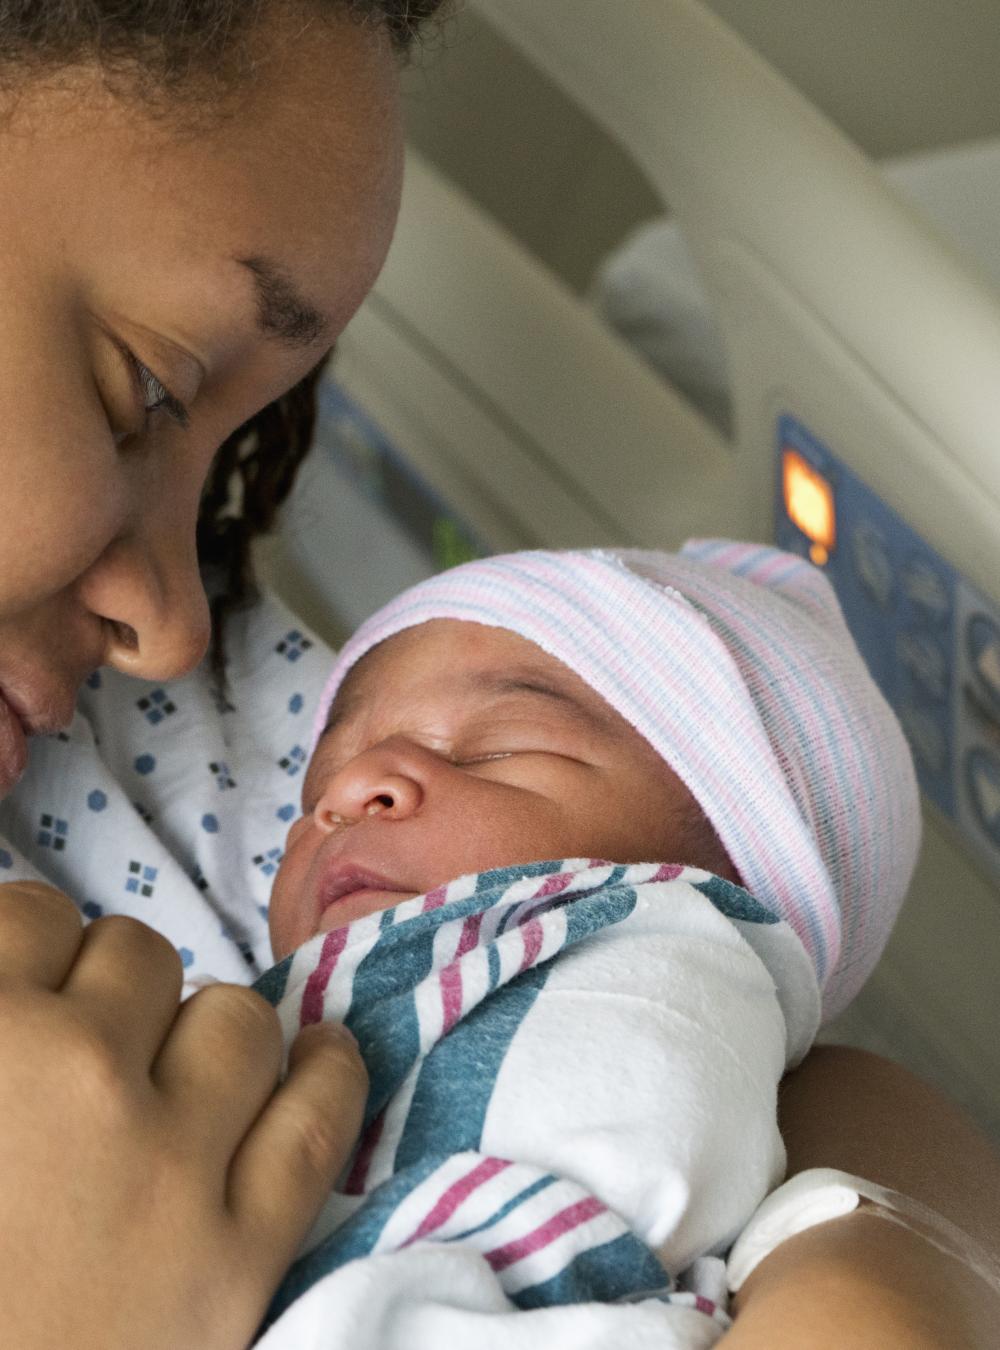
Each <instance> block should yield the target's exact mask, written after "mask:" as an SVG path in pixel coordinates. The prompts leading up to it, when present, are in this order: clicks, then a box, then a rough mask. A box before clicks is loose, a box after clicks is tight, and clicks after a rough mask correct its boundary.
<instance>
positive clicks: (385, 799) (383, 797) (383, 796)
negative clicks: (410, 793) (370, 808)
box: [375, 792, 395, 806]
mask: <svg viewBox="0 0 1000 1350" xmlns="http://www.w3.org/2000/svg"><path fill="white" fill-rule="evenodd" d="M375 800H376V801H377V802H380V803H381V804H382V805H383V806H393V805H395V803H394V802H393V799H392V798H391V797H390V796H389V794H388V792H382V793H379V795H378V796H377V797H376V798H375Z"/></svg>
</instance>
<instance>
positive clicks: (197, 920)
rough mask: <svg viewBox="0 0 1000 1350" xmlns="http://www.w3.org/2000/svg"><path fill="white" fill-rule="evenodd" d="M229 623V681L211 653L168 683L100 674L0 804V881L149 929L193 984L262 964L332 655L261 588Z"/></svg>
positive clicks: (235, 978) (34, 749)
mask: <svg viewBox="0 0 1000 1350" xmlns="http://www.w3.org/2000/svg"><path fill="white" fill-rule="evenodd" d="M227 633H228V637H227V651H228V652H229V656H230V663H229V668H228V684H227V687H226V688H225V689H220V688H219V687H218V684H217V681H216V680H215V679H214V677H213V676H212V674H211V672H210V670H209V668H208V665H207V663H203V664H202V665H201V666H200V667H198V669H197V670H195V671H194V672H193V673H192V674H190V675H188V676H187V677H185V678H184V679H180V680H174V681H172V682H171V683H168V684H154V683H141V682H137V681H135V680H132V679H128V678H126V677H125V676H122V675H119V674H118V673H117V672H115V671H112V670H101V671H99V672H97V673H96V674H95V675H94V676H92V677H91V679H90V680H88V681H87V684H86V685H85V687H84V688H83V690H82V691H81V694H80V698H79V700H78V705H77V713H76V716H75V718H74V720H73V723H72V725H71V726H70V727H69V729H68V731H66V732H64V733H59V734H58V735H55V736H47V737H41V738H39V739H37V740H35V741H33V742H32V744H31V755H30V762H29V767H28V771H27V773H26V774H25V776H24V778H23V779H22V781H21V782H20V784H19V785H18V786H17V788H16V789H15V790H14V792H12V793H11V794H10V795H9V796H8V797H7V798H5V799H4V800H2V801H0V881H13V880H16V879H19V878H32V879H35V880H44V881H47V882H50V883H51V884H52V885H54V886H58V887H60V888H61V889H63V890H65V891H66V892H67V893H68V894H69V895H70V896H72V897H73V899H74V900H76V902H77V903H78V905H79V906H80V908H81V909H82V911H83V914H84V916H85V917H86V918H88V919H91V918H96V917H98V916H99V915H101V914H129V915H133V916H134V917H135V918H138V919H142V920H144V921H145V922H146V923H148V924H151V925H152V926H153V927H154V928H156V929H158V930H159V931H160V932H161V933H163V934H164V935H165V936H166V937H167V938H169V939H170V941H171V942H173V944H174V946H175V947H176V948H177V951H178V952H179V953H180V956H181V960H182V962H183V965H184V972H185V977H186V980H187V987H188V989H189V990H190V989H191V988H193V987H196V985H197V984H198V982H199V980H200V979H203V978H206V977H214V978H217V979H222V980H228V981H232V982H235V983H240V984H247V983H250V982H251V981H253V980H254V979H255V978H256V977H257V976H258V975H259V974H260V972H261V971H262V970H264V969H266V968H267V967H268V966H270V964H271V948H270V942H269V939H268V932H267V906H268V901H269V896H270V891H271V884H272V882H273V879H274V874H275V872H276V871H277V867H278V863H279V861H280V860H281V855H282V849H283V847H284V841H285V835H286V833H287V831H288V826H289V823H290V822H291V821H292V820H293V819H294V818H295V816H296V815H298V812H299V804H298V803H299V793H300V790H301V785H302V775H303V772H304V768H305V764H306V758H307V754H308V749H309V739H310V731H311V725H312V718H313V715H314V712H315V708H316V705H317V702H318V699H319V693H320V690H321V688H322V685H323V682H324V680H325V679H326V676H327V675H328V674H329V670H330V666H331V663H332V654H331V652H330V650H329V648H327V647H326V646H325V645H324V644H323V643H322V642H320V641H318V640H317V639H316V638H315V637H314V636H313V635H312V634H311V633H309V632H308V631H307V630H306V629H305V628H304V627H303V626H302V624H301V623H300V622H299V621H298V620H297V619H296V618H294V617H293V615H292V614H291V613H290V612H289V611H288V610H286V609H285V608H284V606H283V605H281V604H280V603H279V602H278V601H277V600H274V599H272V598H265V599H263V600H262V601H261V603H260V604H258V605H255V606H253V607H252V608H249V609H247V610H244V611H241V612H240V613H238V614H237V615H235V616H234V617H233V619H232V620H231V621H230V625H229V628H228V630H227Z"/></svg>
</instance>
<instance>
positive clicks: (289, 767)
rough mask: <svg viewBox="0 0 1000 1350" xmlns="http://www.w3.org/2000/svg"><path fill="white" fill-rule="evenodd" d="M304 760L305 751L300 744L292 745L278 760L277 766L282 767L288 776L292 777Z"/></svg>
mask: <svg viewBox="0 0 1000 1350" xmlns="http://www.w3.org/2000/svg"><path fill="white" fill-rule="evenodd" d="M305 762H306V752H305V751H304V750H303V749H302V746H301V745H293V746H292V748H291V750H289V752H288V754H287V755H282V757H281V759H279V760H278V768H279V769H284V771H285V773H287V774H288V776H289V778H294V777H295V775H296V774H297V773H298V771H299V770H300V769H301V768H302V766H303V764H304V763H305Z"/></svg>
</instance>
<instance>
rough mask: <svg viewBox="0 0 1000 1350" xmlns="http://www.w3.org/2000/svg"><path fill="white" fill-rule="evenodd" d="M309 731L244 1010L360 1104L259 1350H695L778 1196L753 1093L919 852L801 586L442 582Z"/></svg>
mask: <svg viewBox="0 0 1000 1350" xmlns="http://www.w3.org/2000/svg"><path fill="white" fill-rule="evenodd" d="M317 733H318V741H317V743H316V746H315V749H314V753H313V757H312V761H311V763H310V766H309V770H308V773H307V776H306V779H305V783H304V786H303V803H302V804H303V816H302V818H301V819H300V820H299V821H297V822H296V824H295V825H293V827H292V829H291V831H290V833H289V838H288V843H287V848H286V853H285V857H284V860H283V863H282V866H281V869H280V872H279V875H278V878H277V881H276V884H275V889H274V893H273V896H272V901H271V909H270V925H271V934H272V942H273V946H274V951H275V955H276V957H278V958H285V959H284V960H281V961H280V964H279V965H278V966H277V967H276V968H275V970H274V971H272V972H270V973H269V974H268V975H267V976H265V977H264V979H263V981H262V982H261V985H260V987H261V988H262V991H263V992H264V993H265V994H266V995H267V996H269V997H271V998H272V1000H273V1001H274V1002H275V1003H277V1005H278V1007H279V1011H280V1013H281V1016H282V1018H283V1021H284V1023H285V1026H286V1030H287V1031H288V1033H289V1034H290V1035H291V1034H293V1033H294V1031H295V1029H297V1027H298V1026H299V1025H300V1024H302V1023H303V1022H306V1021H310V1020H316V1019H317V1018H319V1017H336V1018H342V1019H344V1020H346V1022H347V1024H348V1026H350V1027H351V1028H352V1029H353V1030H354V1032H355V1035H356V1036H357V1037H358V1040H359V1043H360V1046H361V1049H362V1052H363V1054H364V1055H365V1059H366V1062H367V1063H368V1067H369V1072H370V1075H371V1079H372V1097H371V1102H370V1105H369V1112H368V1116H367V1128H366V1131H365V1134H364V1136H363V1138H362V1141H361V1144H360V1145H359V1148H358V1151H357V1154H356V1157H355V1159H354V1162H353V1164H352V1167H351V1169H350V1172H349V1175H347V1176H346V1177H345V1178H343V1179H342V1182H341V1184H340V1185H339V1186H338V1188H337V1190H336V1191H335V1193H334V1195H333V1196H332V1197H331V1198H330V1201H329V1203H328V1204H327V1206H326V1208H325V1210H324V1212H323V1215H322V1216H321V1218H320V1221H319V1222H318V1224H317V1226H316V1228H315V1229H314V1232H313V1233H312V1235H311V1236H310V1239H309V1241H308V1242H307V1244H306V1247H305V1250H304V1252H303V1255H302V1256H301V1258H300V1260H299V1261H298V1262H297V1264H296V1266H295V1267H294V1268H293V1270H292V1272H290V1275H289V1277H288V1279H287V1280H286V1282H285V1285H284V1286H283V1288H282V1290H281V1291H280V1292H279V1295H278V1298H277V1299H276V1301H275V1305H274V1308H273V1310H272V1325H271V1326H270V1329H269V1330H268V1331H267V1332H266V1334H265V1337H264V1340H263V1341H262V1342H261V1344H263V1345H266V1346H268V1347H277V1346H281V1345H288V1346H293V1345H294V1346H295V1347H296V1348H297V1350H302V1348H303V1347H305V1346H316V1347H320V1346H330V1347H333V1346H341V1345H343V1346H348V1345H349V1346H351V1347H352V1350H354V1348H355V1347H368V1346H371V1347H372V1350H374V1348H375V1347H379V1350H387V1348H388V1347H394V1346H397V1345H398V1346H399V1347H400V1348H401V1350H402V1347H404V1346H405V1347H407V1350H419V1348H420V1347H422V1346H424V1345H427V1346H428V1347H429V1346H431V1345H432V1344H433V1345H438V1344H440V1343H441V1342H442V1341H450V1342H452V1343H455V1344H463V1345H464V1344H469V1345H471V1344H476V1345H477V1346H483V1347H490V1346H494V1345H496V1346H497V1347H500V1346H511V1345H515V1344H516V1345H518V1346H522V1345H523V1346H531V1345H535V1344H538V1345H543V1344H544V1345H546V1346H552V1347H556V1346H562V1345H566V1346H570V1345H572V1346H574V1347H577V1346H586V1345H591V1344H593V1345H595V1346H596V1345H599V1344H609V1343H615V1344H626V1343H627V1344H629V1345H636V1346H645V1345H647V1344H648V1345H649V1346H653V1345H656V1346H657V1347H658V1350H662V1347H664V1346H684V1347H693V1346H703V1345H704V1346H707V1345H711V1344H714V1343H715V1341H716V1340H717V1339H718V1338H719V1337H720V1336H721V1335H722V1334H723V1332H724V1330H725V1328H726V1327H727V1326H728V1319H727V1317H726V1315H725V1306H724V1305H725V1285H724V1278H723V1277H722V1271H721V1262H719V1261H718V1260H716V1261H715V1263H714V1265H713V1262H712V1260H711V1259H709V1260H707V1261H706V1260H704V1259H700V1258H705V1257H709V1258H711V1257H712V1256H713V1255H714V1256H715V1257H718V1256H719V1255H721V1254H722V1253H724V1252H725V1251H726V1250H727V1248H728V1246H729V1245H730V1244H731V1243H732V1241H733V1239H734V1238H735V1237H736V1235H737V1234H738V1233H739V1231H740V1230H741V1228H742V1227H743V1226H744V1224H745V1223H746V1221H747V1220H748V1218H749V1217H750V1215H751V1214H752V1213H753V1211H754V1209H755V1208H756V1206H757V1205H758V1204H759V1203H760V1201H761V1200H762V1199H763V1198H764V1196H765V1195H766V1194H767V1192H768V1191H769V1190H770V1189H772V1188H773V1187H774V1186H775V1185H776V1184H777V1183H778V1182H779V1181H780V1179H781V1176H782V1172H783V1167H784V1151H783V1148H782V1145H781V1140H780V1136H779V1134H778V1131H777V1120H776V1092H777V1084H778V1081H779V1079H780V1077H781V1074H782V1073H783V1072H784V1070H785V1068H786V1067H788V1066H789V1065H791V1064H794V1063H795V1062H797V1061H798V1060H799V1059H800V1058H801V1057H802V1055H804V1054H805V1052H806V1050H807V1049H808V1047H809V1045H810V1044H811V1041H812V1039H813V1036H814V1035H815V1032H816V1029H817V1027H818V1025H819V1023H820V1021H821V1019H822V1018H823V1017H829V1016H833V1015H835V1014H836V1012H838V1011H839V1010H840V1009H841V1008H842V1007H843V1006H845V1004H846V1002H847V1001H848V1000H849V999H850V998H851V997H852V996H853V994H854V993H855V992H856V990H857V989H858V988H859V987H860V985H861V983H862V982H863V980H864V978H865V976H866V975H867V974H868V972H869V971H870V970H871V968H872V966H873V965H874V963H875V961H876V960H877V958H878V955H879V953H880V951H881V949H882V946H883V945H884V942H885V940H886V937H887V936H888V933H889V930H890V927H891V924H892V921H893V919H894V917H895V914H896V911H897V909H898V907H899V904H900V903H901V900H902V897H903V895H904V893H905V890H906V886H907V883H908V880H909V876H910V873H911V871H912V867H913V863H914V859H915V853H916V847H917V839H918V821H919V813H918V807H917V797H916V788H915V784H914V779H913V773H912V766H911V764H910V760H909V755H908V752H907V750H906V747H905V743H904V742H903V740H902V737H901V734H900V732H899V729H898V726H897V724H896V722H895V719H894V718H893V716H892V714H891V712H890V711H889V709H888V707H887V705H886V704H885V703H884V701H883V700H882V698H881V695H880V694H879V693H878V691H877V689H876V687H875V686H874V684H873V683H872V681H871V680H870V678H869V677H868V675H867V672H866V671H865V668H864V666H863V663H862V661H861V658H860V656H859V655H858V653H857V651H856V649H855V648H854V646H853V643H852V641H851V639H850V637H849V635H848V633H847V630H846V627H845V626H844V624H843V620H842V617H841V615H840V612H839V609H838V607H837V604H836V601H835V599H834V597H833V594H832V591H831V590H830V588H829V586H828V584H827V583H826V581H825V579H824V578H823V577H822V575H821V574H819V573H818V572H817V571H816V570H815V569H813V568H812V567H810V566H809V564H807V563H804V562H803V561H802V560H801V559H798V558H793V557H791V556H790V555H787V554H782V553H779V552H778V551H776V550H774V549H767V548H761V547H758V546H754V545H739V544H729V543H726V542H723V541H704V542H700V543H696V544H691V545H688V546H686V547H685V549H684V551H682V553H680V554H677V555H669V554H660V553H642V552H637V551H629V552H619V553H605V552H588V553H526V554H515V555H511V556H509V557H506V558H494V559H489V560H485V561H483V562H477V563H471V564H467V565H465V566H464V567H460V568H456V569H454V570H453V571H451V572H448V573H445V574H443V575H441V576H439V577H435V578H432V579H431V580H430V581H427V582H424V583H422V584H421V585H420V586H417V587H415V588H414V589H413V590H411V591H409V592H406V593H405V594H404V595H403V596H401V597H399V598H398V599H397V600H395V601H393V602H392V603H391V604H390V605H388V606H387V607H386V608H385V609H384V610H383V611H381V612H380V613H379V614H377V615H375V616H374V617H373V618H372V619H371V620H369V621H368V622H367V623H366V624H365V625H364V626H363V627H362V628H361V630H360V631H359V632H358V633H357V634H356V635H355V637H354V638H353V639H352V640H351V641H350V642H349V643H348V645H347V647H346V648H345V649H344V652H343V653H342V655H341V657H340V659H339V661H338V663H337V666H336V668H335V670H334V673H333V676H332V677H331V681H330V684H329V686H328V689H327V694H326V697H325V699H324V702H323V706H322V708H321V709H320V713H319V716H318V719H317ZM360 1257H365V1258H367V1259H365V1260H359V1259H358V1258H360ZM685 1272H687V1275H686V1277H685V1278H684V1279H681V1280H679V1279H678V1277H681V1276H684V1273H685ZM685 1285H686V1287H685ZM609 1338H610V1339H609Z"/></svg>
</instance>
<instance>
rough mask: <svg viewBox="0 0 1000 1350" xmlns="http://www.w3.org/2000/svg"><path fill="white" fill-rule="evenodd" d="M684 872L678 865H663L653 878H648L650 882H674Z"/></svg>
mask: <svg viewBox="0 0 1000 1350" xmlns="http://www.w3.org/2000/svg"><path fill="white" fill-rule="evenodd" d="M683 871H684V868H683V867H682V866H681V865H680V863H664V864H663V866H662V867H661V868H660V869H659V871H658V872H657V873H656V875H655V876H652V877H650V878H649V879H650V881H675V880H676V879H677V877H679V876H680V874H681V873H682V872H683Z"/></svg>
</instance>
